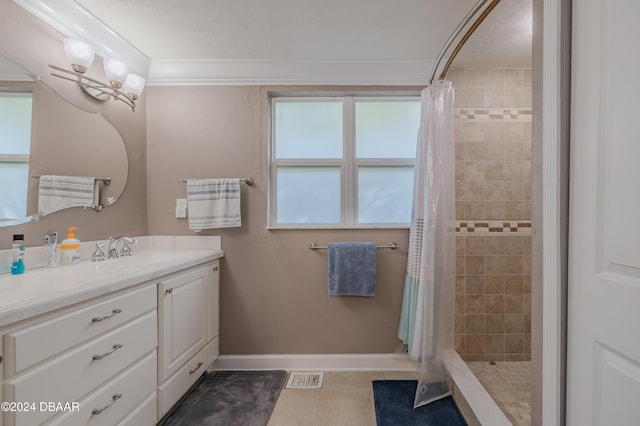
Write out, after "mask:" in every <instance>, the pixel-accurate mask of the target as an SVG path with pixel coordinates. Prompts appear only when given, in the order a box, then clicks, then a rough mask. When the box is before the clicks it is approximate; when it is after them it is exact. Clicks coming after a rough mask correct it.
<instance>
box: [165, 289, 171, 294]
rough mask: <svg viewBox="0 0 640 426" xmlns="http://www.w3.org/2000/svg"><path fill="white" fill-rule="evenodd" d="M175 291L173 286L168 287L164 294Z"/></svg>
mask: <svg viewBox="0 0 640 426" xmlns="http://www.w3.org/2000/svg"><path fill="white" fill-rule="evenodd" d="M171 293H173V289H172V288H168V289H166V290H165V291H164V294H171Z"/></svg>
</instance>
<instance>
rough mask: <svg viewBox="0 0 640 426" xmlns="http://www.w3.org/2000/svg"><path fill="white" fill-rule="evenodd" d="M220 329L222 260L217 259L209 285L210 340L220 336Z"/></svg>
mask: <svg viewBox="0 0 640 426" xmlns="http://www.w3.org/2000/svg"><path fill="white" fill-rule="evenodd" d="M219 329H220V262H218V261H216V262H215V263H214V264H213V268H212V270H211V280H210V285H209V340H212V339H214V338H216V337H218V330H219Z"/></svg>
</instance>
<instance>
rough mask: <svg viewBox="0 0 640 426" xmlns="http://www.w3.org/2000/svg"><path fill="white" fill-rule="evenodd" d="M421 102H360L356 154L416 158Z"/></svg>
mask: <svg viewBox="0 0 640 426" xmlns="http://www.w3.org/2000/svg"><path fill="white" fill-rule="evenodd" d="M419 126H420V101H418V100H415V101H413V100H412V101H357V102H356V157H358V158H414V157H415V156H416V141H417V139H418V127H419Z"/></svg>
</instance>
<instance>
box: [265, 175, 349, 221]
mask: <svg viewBox="0 0 640 426" xmlns="http://www.w3.org/2000/svg"><path fill="white" fill-rule="evenodd" d="M277 179H278V184H277V185H278V186H277V194H278V195H277V213H276V215H277V223H282V224H286V223H319V224H331V223H336V224H338V223H341V214H340V211H341V201H340V199H341V193H340V168H339V167H279V168H278V177H277Z"/></svg>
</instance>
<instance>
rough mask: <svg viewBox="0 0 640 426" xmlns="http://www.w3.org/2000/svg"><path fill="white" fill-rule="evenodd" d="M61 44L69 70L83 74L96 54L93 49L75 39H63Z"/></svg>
mask: <svg viewBox="0 0 640 426" xmlns="http://www.w3.org/2000/svg"><path fill="white" fill-rule="evenodd" d="M63 43H64V52H65V53H66V54H67V59H68V60H69V62H70V63H71V68H73V70H74V71H75V72H77V73H80V74H84V73H85V72H86V71H87V69H88V68H89V67H90V66H91V64H92V63H93V58H94V57H95V54H96V50H95V49H94V47H93V46H91V45H90V44H89V43H86V42H84V41H82V40H78V39H76V38H65V39H64V41H63Z"/></svg>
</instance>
